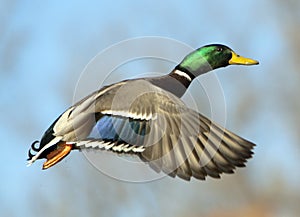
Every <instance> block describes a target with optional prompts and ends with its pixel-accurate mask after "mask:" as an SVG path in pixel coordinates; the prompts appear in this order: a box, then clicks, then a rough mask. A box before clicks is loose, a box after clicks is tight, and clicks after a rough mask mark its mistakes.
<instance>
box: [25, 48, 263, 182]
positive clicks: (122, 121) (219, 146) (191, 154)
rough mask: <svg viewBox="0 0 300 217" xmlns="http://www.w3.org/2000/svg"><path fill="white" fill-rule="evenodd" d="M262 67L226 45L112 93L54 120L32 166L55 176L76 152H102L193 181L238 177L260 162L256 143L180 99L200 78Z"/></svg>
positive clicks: (107, 89)
mask: <svg viewBox="0 0 300 217" xmlns="http://www.w3.org/2000/svg"><path fill="white" fill-rule="evenodd" d="M256 64H258V61H256V60H253V59H249V58H245V57H242V56H239V55H237V54H236V53H235V52H234V51H233V50H232V49H230V48H229V47H227V46H225V45H221V44H211V45H207V46H204V47H201V48H199V49H197V50H195V51H193V52H192V53H190V54H188V55H187V56H186V57H185V58H184V59H183V60H182V62H181V63H179V64H178V65H177V66H176V67H175V68H174V69H173V70H172V71H171V73H169V74H167V75H165V76H161V77H150V78H142V79H133V80H125V81H121V82H118V83H115V84H112V85H108V86H105V87H103V88H101V89H100V90H97V91H95V92H94V93H92V94H90V95H89V96H87V97H85V98H84V99H82V100H81V101H79V102H77V103H76V104H74V105H73V106H71V107H70V108H68V109H67V110H66V111H65V112H64V113H62V114H61V115H60V116H59V117H58V118H57V119H56V120H55V121H54V123H53V124H52V125H51V126H50V127H49V128H48V129H47V131H46V132H45V134H44V135H43V137H42V139H41V142H40V143H39V142H38V141H36V142H34V143H33V144H32V145H31V149H29V152H28V155H29V158H28V165H31V164H32V163H33V162H35V161H36V160H37V159H42V158H46V162H45V163H44V164H43V169H47V168H50V167H52V166H53V165H55V164H56V163H58V162H59V161H61V160H62V159H63V158H64V157H66V156H67V155H68V154H69V153H70V151H71V150H76V149H77V150H78V149H79V150H80V149H86V148H95V149H96V148H98V149H103V150H108V151H112V152H117V153H125V154H135V155H137V156H139V157H140V159H142V160H143V161H145V162H147V163H148V164H149V165H150V166H151V167H152V168H153V169H155V170H156V171H157V172H161V171H163V172H164V173H166V174H168V175H169V176H172V177H175V176H178V177H180V178H182V179H185V180H190V178H191V177H195V178H197V179H205V177H206V176H211V177H214V178H219V177H220V174H222V173H233V172H234V169H236V167H243V166H245V162H246V161H247V159H249V158H251V157H252V154H253V152H252V149H253V147H254V146H255V144H253V143H252V142H250V141H247V140H245V139H243V138H241V137H239V136H238V135H236V134H234V133H232V132H230V131H228V130H226V129H224V128H223V127H222V126H219V125H218V124H216V123H213V122H212V121H210V120H209V119H208V118H206V117H205V116H203V115H202V114H200V113H198V112H197V111H194V110H192V109H190V108H188V107H187V106H186V105H185V104H184V103H183V101H182V100H181V99H180V97H181V96H182V95H183V94H184V93H185V91H186V90H187V88H188V87H189V85H190V84H191V82H192V81H193V79H194V78H195V77H197V76H199V75H202V74H204V73H207V72H209V71H211V70H214V69H217V68H220V67H226V66H228V65H256ZM38 143H39V146H37V145H36V144H38ZM32 152H35V153H34V154H33V153H32Z"/></svg>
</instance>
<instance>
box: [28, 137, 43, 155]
mask: <svg viewBox="0 0 300 217" xmlns="http://www.w3.org/2000/svg"><path fill="white" fill-rule="evenodd" d="M37 143H40V141H38V140H36V141H34V142H33V143H32V144H31V148H30V149H29V151H28V159H27V160H31V159H32V158H33V157H34V156H35V154H32V153H31V150H33V151H35V152H38V151H39V150H40V149H41V146H40V145H39V146H38V147H36V146H35V144H37Z"/></svg>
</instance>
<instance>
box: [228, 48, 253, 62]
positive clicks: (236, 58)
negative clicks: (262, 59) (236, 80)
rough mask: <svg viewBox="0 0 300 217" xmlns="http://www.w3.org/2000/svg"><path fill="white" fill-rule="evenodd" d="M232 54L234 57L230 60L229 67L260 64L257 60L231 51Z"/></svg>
mask: <svg viewBox="0 0 300 217" xmlns="http://www.w3.org/2000/svg"><path fill="white" fill-rule="evenodd" d="M231 53H232V57H231V59H230V60H229V65H257V64H259V62H258V61H256V60H253V59H250V58H246V57H242V56H240V55H238V54H236V53H235V52H233V51H231Z"/></svg>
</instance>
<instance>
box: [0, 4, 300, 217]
mask: <svg viewBox="0 0 300 217" xmlns="http://www.w3.org/2000/svg"><path fill="white" fill-rule="evenodd" d="M0 5H1V7H0V8H1V9H0V12H1V14H2V15H1V17H2V21H1V22H0V25H1V26H2V27H1V30H0V32H1V34H0V64H1V65H0V96H1V101H0V108H1V111H2V113H1V116H0V117H1V124H0V138H1V140H2V145H1V148H2V152H3V154H2V157H1V162H2V163H1V164H0V168H1V172H2V176H1V177H2V178H1V183H2V184H1V185H0V215H1V216H34V215H35V213H36V212H35V210H34V208H36V207H35V205H34V204H38V205H39V206H41V207H42V205H43V204H42V205H41V204H39V202H38V201H32V200H39V198H40V197H43V198H44V199H45V200H46V201H48V203H47V204H44V205H47V206H49V203H50V206H51V203H52V202H53V200H55V199H56V197H59V195H57V192H59V191H58V190H57V189H63V188H69V187H66V186H67V184H61V180H62V179H63V175H66V176H68V175H69V176H71V177H73V176H74V177H75V178H76V179H79V180H81V179H82V178H80V175H79V176H75V175H74V174H80V173H81V172H80V170H81V169H83V168H85V167H84V166H81V165H82V164H83V165H85V166H87V164H88V162H87V161H86V159H85V158H84V157H83V156H82V155H81V154H80V153H76V154H71V155H70V156H69V157H68V159H67V160H65V161H64V162H62V163H61V164H60V165H58V166H57V169H56V168H53V169H51V170H49V171H46V172H45V171H41V170H40V167H41V163H42V162H37V163H35V164H34V165H33V166H32V167H30V168H27V167H26V166H25V163H26V162H25V160H26V158H27V151H28V148H29V147H30V144H31V143H32V142H33V141H34V140H36V139H40V138H41V136H42V134H43V133H44V131H45V130H46V129H47V127H48V126H49V125H50V124H51V123H52V121H53V120H55V119H56V117H57V116H58V115H60V114H61V113H62V112H63V111H64V110H65V109H66V108H67V107H68V106H70V105H71V104H72V103H73V101H72V97H73V92H74V89H75V85H76V82H77V80H78V79H79V75H80V73H81V71H82V70H83V69H84V67H85V65H86V64H87V63H88V62H89V61H90V60H91V58H93V57H94V56H95V55H96V54H97V53H98V52H100V51H101V50H103V49H105V48H107V47H108V46H110V45H112V44H114V43H117V42H119V41H121V40H125V39H129V38H132V37H141V36H162V37H169V38H172V39H176V40H179V41H182V42H183V43H186V44H188V45H190V46H191V47H194V48H198V47H200V46H202V45H205V44H208V43H215V42H218V43H224V44H226V45H229V46H230V47H232V48H233V49H234V50H236V51H237V52H238V53H240V54H241V55H245V56H249V57H253V58H255V59H258V60H259V61H260V65H259V66H257V67H243V68H239V67H228V68H226V69H225V68H224V69H220V70H218V71H217V72H216V74H217V76H218V77H219V79H220V82H221V84H222V86H223V89H224V94H225V98H226V104H227V111H228V116H227V123H228V128H229V129H231V130H232V131H234V132H237V133H238V134H240V135H242V136H244V137H246V138H248V139H250V140H251V141H254V142H255V143H257V144H258V146H257V147H256V149H255V156H254V159H252V160H250V162H249V165H248V167H247V169H242V170H244V171H243V173H244V174H246V177H247V178H248V179H249V180H250V182H249V183H250V185H251V188H255V189H256V190H258V189H259V190H261V191H264V189H265V188H267V187H268V186H269V185H270V184H272V183H271V182H270V176H273V175H274V177H281V176H282V177H287V176H288V178H283V179H284V181H286V182H287V183H288V184H287V186H288V187H287V191H295V192H299V184H298V183H299V179H300V172H299V169H298V165H299V145H298V144H299V141H298V138H297V137H295V135H294V133H293V130H292V129H291V128H290V127H291V126H290V125H289V122H287V121H286V116H284V113H286V112H287V113H288V112H290V111H288V110H285V109H286V108H285V107H284V106H283V105H282V100H283V98H279V97H282V96H280V95H278V94H277V93H278V89H279V88H287V89H288V88H291V89H292V88H293V85H297V83H294V82H295V79H294V78H293V76H282V75H281V74H280V73H283V72H285V73H286V72H289V73H291V75H293V74H296V73H297V71H295V70H296V68H295V67H294V66H295V65H294V63H293V62H292V61H293V60H292V58H289V56H288V55H289V53H288V52H286V50H288V49H291V47H290V45H289V44H288V43H286V39H285V35H284V30H283V29H282V25H283V21H282V19H281V17H280V16H279V14H282V16H284V15H285V14H286V13H287V12H285V11H283V12H282V13H279V11H280V9H279V7H278V5H279V4H278V2H277V3H274V2H273V1H271V0H267V1H258V0H252V1H249V0H247V1H240V2H237V1H235V2H234V1H222V0H218V1H215V0H213V1H181V2H177V3H175V2H174V1H147V2H141V1H131V2H130V3H128V2H125V1H124V2H121V1H89V2H83V1H61V2H58V1H31V2H30V3H29V2H27V1H2V2H1V3H0ZM282 10H284V9H283V8H282ZM157 49H159V48H157ZM282 53H284V55H282ZM112 58H113V57H112ZM282 58H285V59H284V60H285V61H284V62H282V64H281V60H282ZM276 63H280V64H279V65H276ZM272 72H274V74H273V75H272V74H270V73H272ZM166 73H167V72H166ZM125 77H126V76H125ZM122 78H124V76H123V77H122ZM200 79H201V78H200ZM276 79H277V80H276ZM282 79H284V82H290V83H291V84H293V85H291V86H289V85H285V86H284V85H280V84H279V83H280V81H283V80H282ZM195 88H196V87H194V86H193V87H192V90H191V91H193V93H196V92H197V89H195ZM291 91H292V90H291ZM246 96H247V97H248V96H251V97H252V98H251V97H249V99H243V97H246ZM243 100H244V101H246V102H248V107H246V108H245V109H244V110H242V112H240V113H241V114H240V113H239V115H241V118H237V116H236V115H237V112H238V111H239V108H240V107H241V106H242V105H241V104H239V102H241V101H242V102H244V101H243ZM239 117H240V116H239ZM55 170H59V172H57V171H55ZM93 171H94V170H92V168H91V173H92V172H93ZM94 172H95V173H97V172H96V170H95V171H94ZM70 174H71V175H70ZM58 175H62V178H60V179H59V180H57V179H56V177H57V176H58ZM97 176H103V175H102V174H101V173H97ZM232 176H235V175H232ZM166 179H169V180H167V181H165V182H167V183H168V185H169V184H172V183H173V182H174V183H176V186H179V187H181V188H187V185H189V184H190V183H186V182H183V181H178V180H176V181H175V180H173V179H171V178H166ZM83 180H84V179H83ZM104 180H105V181H104V182H105V183H99V185H102V184H103V185H104V186H106V185H109V183H110V184H111V183H112V184H111V185H116V186H117V185H119V183H117V182H116V181H111V179H109V178H104ZM79 182H80V181H78V182H77V181H76V182H75V183H76V185H79V186H80V184H78V183H79ZM83 182H85V181H83ZM161 184H165V183H161ZM273 184H274V183H273ZM275 184H276V183H275ZM190 185H193V186H194V187H195V186H196V185H198V186H201V185H202V186H206V184H204V183H203V182H197V181H194V182H193V184H190ZM53 188H55V189H56V190H53V191H52V189H53ZM131 188H133V187H131V186H129V187H128V186H127V187H126V189H127V190H125V191H128V189H131ZM109 189H114V188H113V187H110V188H109ZM134 189H138V190H137V191H141V192H145V194H146V195H148V196H149V197H147V199H145V200H146V202H147V203H149V204H152V205H153V207H155V206H158V205H157V204H156V202H155V198H154V195H153V193H151V190H150V189H149V188H147V187H145V188H144V187H142V186H141V185H137V186H136V187H135V188H134ZM171 189H173V190H175V189H174V188H171ZM160 190H162V189H160ZM35 191H38V192H39V194H37V195H35ZM191 191H192V190H191ZM178 194H179V192H178ZM76 195H77V194H76ZM113 195H116V194H113ZM174 195H177V193H174ZM77 196H80V192H78V195H77ZM151 197H153V198H151ZM108 199H111V200H113V199H114V198H113V197H112V198H111V197H108ZM29 201H30V202H29ZM131 202H132V204H129V205H128V204H127V208H128V210H129V211H128V212H124V210H125V207H122V206H121V207H120V209H119V210H118V211H116V212H115V213H112V214H113V215H115V216H140V215H144V213H145V210H144V209H145V206H144V205H141V206H140V210H139V209H136V208H135V202H134V200H131ZM28 204H31V205H28ZM12 205H13V206H12ZM41 207H40V208H39V210H38V211H37V213H41V212H42V210H43V208H41ZM85 207H88V204H86V205H85ZM86 209H88V208H86ZM158 209H159V207H158ZM130 210H131V211H130ZM1 212H3V213H2V214H1ZM82 212H83V213H74V215H76V216H82V215H83V214H84V209H83V211H82ZM66 213H69V212H68V211H66ZM287 213H289V212H288V211H287ZM48 215H49V216H51V214H46V216H48ZM52 215H53V213H52ZM62 216H64V215H62ZM65 216H68V214H66V215H65Z"/></svg>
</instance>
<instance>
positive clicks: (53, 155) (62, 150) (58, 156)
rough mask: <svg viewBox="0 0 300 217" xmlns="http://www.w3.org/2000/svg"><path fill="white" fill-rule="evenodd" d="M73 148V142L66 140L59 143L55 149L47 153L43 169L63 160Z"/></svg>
mask: <svg viewBox="0 0 300 217" xmlns="http://www.w3.org/2000/svg"><path fill="white" fill-rule="evenodd" d="M72 148H73V145H72V144H66V143H65V142H61V143H59V144H58V145H57V148H56V149H55V150H54V151H52V152H50V153H49V154H47V157H46V158H47V161H46V162H45V163H44V164H43V170H45V169H48V168H50V167H52V166H53V165H55V164H57V163H58V162H59V161H61V160H62V159H63V158H64V157H66V156H67V155H68V154H69V153H70V151H71V150H72Z"/></svg>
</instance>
